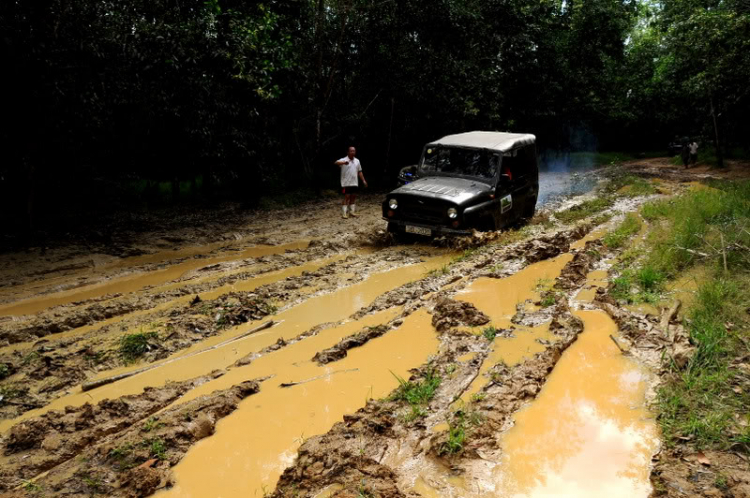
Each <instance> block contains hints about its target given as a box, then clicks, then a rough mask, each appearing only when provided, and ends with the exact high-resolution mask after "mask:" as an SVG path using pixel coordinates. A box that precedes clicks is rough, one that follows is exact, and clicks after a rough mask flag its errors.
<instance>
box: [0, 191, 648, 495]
mask: <svg viewBox="0 0 750 498" xmlns="http://www.w3.org/2000/svg"><path fill="white" fill-rule="evenodd" d="M635 205H637V204H634V203H633V202H631V201H627V202H622V203H620V204H617V205H615V206H614V207H613V208H612V209H613V211H612V212H613V213H614V214H615V216H616V217H617V216H621V215H620V214H619V213H621V212H623V211H626V210H628V209H632V207H633V206H635ZM617 219H619V218H615V220H614V221H613V222H612V223H614V222H615V221H617ZM548 220H549V217H543V218H540V220H539V224H535V225H532V226H529V227H527V228H524V229H522V230H516V231H511V232H506V233H499V232H490V233H485V234H477V236H475V237H472V238H466V239H459V240H454V241H452V242H451V244H450V245H451V246H452V247H447V248H440V247H434V246H433V247H431V246H420V245H410V246H395V245H392V241H390V240H388V238H387V237H384V236H383V234H382V233H379V231H378V229H372V230H369V231H368V230H367V229H366V224H365V228H359V230H360V233H359V235H360V239H359V240H360V241H365V242H366V245H357V244H352V240H353V239H352V237H351V236H350V235H349V234H347V235H346V236H341V237H340V238H336V237H334V238H333V239H332V240H327V241H326V242H319V241H318V240H312V241H309V242H308V241H307V240H305V241H304V242H301V243H292V244H291V245H290V246H281V247H278V246H277V247H275V248H273V247H268V248H265V247H263V248H255V247H254V245H253V244H252V243H249V242H248V243H244V242H243V241H239V242H238V241H232V242H230V243H226V244H221V245H219V246H215V247H210V248H207V250H206V252H200V251H197V250H196V251H189V253H190V255H187V256H184V257H186V258H187V259H180V258H178V259H176V260H170V259H169V255H166V254H165V255H162V256H158V255H154V256H151V257H150V259H149V260H148V261H143V263H144V266H142V267H138V268H140V270H133V269H130V270H128V272H125V273H122V269H123V267H122V266H117V267H114V266H113V267H112V268H111V270H112V272H113V273H111V280H112V282H109V283H108V282H103V283H102V284H101V285H100V284H98V283H96V282H94V283H89V284H84V285H82V286H81V289H83V292H86V293H89V294H87V296H88V297H87V298H86V299H83V300H82V301H75V300H72V299H74V298H73V296H75V295H76V293H77V292H80V291H79V290H78V288H77V287H76V286H75V285H71V284H70V283H68V284H65V283H64V281H65V278H60V277H56V278H55V279H54V282H52V283H51V284H50V285H49V286H48V287H47V288H46V290H47V291H48V294H49V296H48V297H41V298H31V299H28V300H27V302H24V301H20V302H16V301H14V296H15V297H18V296H25V295H26V294H24V292H27V291H28V289H27V290H24V289H23V288H22V287H18V288H15V289H12V290H11V291H9V292H8V293H7V294H6V302H7V304H6V305H5V306H6V309H22V308H20V307H21V306H28V307H29V308H27V309H32V308H33V307H42V308H43V305H42V304H41V303H43V302H45V301H44V300H45V299H47V301H46V302H47V303H48V304H49V305H51V306H52V308H50V309H44V310H43V311H40V312H39V313H38V314H37V315H38V316H15V317H13V318H12V319H8V318H6V319H5V320H2V321H0V327H3V328H2V332H3V334H2V337H3V338H4V339H5V340H6V341H7V342H6V346H5V347H4V348H2V349H0V363H3V364H5V365H7V370H6V371H7V372H8V374H9V375H8V376H7V378H6V379H4V380H3V385H4V386H9V387H10V389H8V390H6V391H4V392H7V393H10V394H11V396H7V397H6V398H5V399H4V401H5V402H4V403H3V405H2V407H0V409H1V410H2V411H0V413H1V414H2V416H3V417H4V418H5V420H3V421H2V422H0V429H1V430H2V433H3V436H2V441H0V442H1V443H2V445H3V451H4V454H5V457H3V458H4V460H3V461H4V462H12V466H11V467H8V469H11V470H9V472H7V473H3V474H2V481H0V485H2V486H3V489H5V490H13V489H15V490H16V492H18V493H19V494H23V493H24V492H25V491H24V489H25V490H29V489H32V490H33V489H39V490H48V491H51V492H53V493H58V492H60V493H62V492H65V493H70V494H74V495H76V494H79V495H83V494H89V493H92V492H105V493H107V494H114V495H123V496H129V495H132V496H143V495H148V494H150V493H153V492H154V491H155V490H163V491H160V494H172V495H174V496H208V495H216V494H221V495H223V496H247V495H253V494H258V495H260V494H262V493H270V492H274V493H275V494H276V495H278V496H300V495H303V496H316V495H317V494H318V493H323V494H322V495H321V496H325V495H327V494H330V493H333V494H337V496H357V493H360V492H362V493H370V494H371V495H373V496H376V495H381V496H405V495H407V494H409V493H420V494H421V495H423V496H446V495H452V496H470V495H472V494H473V493H475V492H476V491H477V489H481V490H483V491H482V492H488V493H490V494H496V495H498V496H504V495H503V494H502V493H501V492H500V491H499V490H498V489H497V488H495V487H493V486H497V482H501V481H502V482H505V483H506V485H507V486H508V489H511V487H512V486H521V484H523V483H521V484H519V483H518V482H516V481H513V475H511V474H507V473H504V474H502V475H501V474H498V472H499V471H497V472H493V471H492V470H491V468H496V467H502V461H503V458H504V456H503V455H505V454H506V452H508V448H510V443H506V442H505V441H504V439H503V438H501V437H500V435H501V434H504V433H505V431H506V430H507V429H508V428H509V427H510V426H511V425H513V423H514V422H515V423H516V424H518V425H519V427H521V423H520V422H519V420H518V419H516V418H515V417H516V414H517V413H518V411H519V410H520V409H522V408H524V407H525V406H527V405H528V404H529V403H530V402H531V401H532V400H534V399H536V398H537V397H539V399H540V400H543V399H546V398H547V396H545V394H544V393H545V392H546V391H545V389H546V387H545V386H546V384H547V383H549V382H551V381H552V380H554V375H553V376H552V377H550V372H553V368H554V367H555V365H556V364H558V363H559V362H561V361H562V360H561V358H563V359H564V358H565V357H566V355H568V356H570V355H569V351H568V350H570V351H574V350H575V347H576V341H577V339H578V337H579V335H580V334H583V336H582V337H587V334H588V335H591V334H590V331H589V330H588V329H589V328H590V327H588V326H587V325H586V323H587V320H588V321H590V316H591V315H586V313H595V312H593V311H579V309H581V308H583V309H587V308H590V307H591V306H593V305H592V304H591V299H588V298H587V297H586V296H589V295H591V294H592V293H594V292H595V291H596V289H597V288H601V287H602V286H604V285H606V274H605V275H604V276H603V277H602V275H601V272H602V271H603V269H606V264H607V263H606V260H607V258H609V257H611V255H609V254H608V249H607V248H606V247H604V246H603V245H602V243H601V242H600V240H599V238H600V237H601V236H602V235H603V234H604V233H605V232H606V229H602V227H593V226H592V225H591V224H582V225H579V226H573V227H571V226H565V225H561V224H560V223H554V222H552V223H548ZM605 221H606V220H605ZM600 223H601V221H600ZM612 223H610V225H609V226H612ZM373 225H374V223H372V224H371V225H370V226H373ZM308 233H309V232H308ZM364 235H367V236H366V237H365V236H364ZM437 242H438V245H439V244H440V243H441V242H442V241H437ZM372 243H375V244H377V245H375V246H372V245H369V244H372ZM295 244H296V245H295ZM456 248H460V249H462V250H464V251H463V252H461V251H460V250H457V249H456ZM258 251H261V252H264V254H262V255H259V254H258ZM137 258H146V257H144V256H138V257H137ZM165 258H166V259H165ZM165 261H168V262H169V263H165ZM156 264H163V265H164V266H165V267H164V268H162V271H164V270H167V271H168V272H171V273H170V278H171V279H163V277H150V276H149V277H146V275H149V274H148V272H147V271H146V269H151V270H153V269H154V267H153V266H149V265H156ZM173 267H176V268H173ZM170 268H171V270H170ZM69 271H70V272H71V274H70V276H69V277H70V278H69V281H68V282H70V281H75V280H76V279H77V278H78V277H77V276H76V275H77V274H76V272H77V271H78V272H80V271H83V272H84V273H86V272H88V271H89V270H88V269H85V270H80V269H78V270H76V269H71V270H69ZM597 272H598V273H597ZM106 273H107V272H106V271H103V273H102V274H103V275H106ZM142 274H143V275H142ZM597 275H598V277H597ZM141 278H149V279H157V280H149V283H147V284H146V285H141V284H143V283H144V281H143V280H141V281H140V282H139V283H132V282H130V280H138V279H141ZM159 279H161V280H159ZM120 281H122V283H123V285H126V286H129V287H127V289H128V290H127V292H121V293H118V292H114V293H111V291H112V289H114V288H115V287H116V285H119V284H118V282H120ZM128 282H130V283H128ZM27 285H28V286H29V289H31V288H33V289H36V290H40V289H44V288H45V284H44V281H43V280H34V281H31V282H29V283H28V284H27ZM97 285H99V287H97ZM55 288H57V289H59V292H55ZM97 288H100V290H101V291H102V292H108V293H107V294H100V295H97V294H96V289H97ZM196 296H197V297H196ZM573 296H577V297H576V298H575V299H573ZM35 299H38V300H35ZM65 300H67V301H65ZM61 301H65V302H64V303H62V302H61ZM125 303H130V304H128V305H126V304H125ZM121 305H122V306H124V307H123V308H122V313H120V314H111V315H110V316H107V313H106V312H102V313H101V314H91V310H92V307H94V308H93V309H105V308H107V309H112V310H114V309H117V307H118V306H121ZM131 305H132V307H128V306H131ZM14 306H15V308H13V307H14ZM597 306H602V307H603V305H597ZM96 307H99V308H96ZM40 309H41V308H40ZM0 312H2V309H0ZM581 313H583V315H582V314H581ZM78 316H87V317H88V318H87V320H88V321H85V322H80V323H79V322H76V321H75V320H76V318H75V317H78ZM66 320H73V321H70V322H66ZM268 321H272V322H273V324H272V326H271V327H270V328H259V326H260V325H262V324H264V323H266V322H268ZM61 324H62V325H61ZM35 327H36V328H35ZM54 327H59V328H57V329H55V328H54ZM604 328H606V327H604ZM251 331H254V332H253V333H249V332H251ZM612 333H615V332H614V331H612ZM133 336H138V339H139V340H141V342H139V343H138V347H137V348H135V349H128V348H126V347H125V345H126V344H130V343H128V342H126V341H125V339H124V338H126V337H133ZM38 337H41V339H40V340H36V339H35V338H38ZM35 341H36V342H35ZM607 341H609V338H608V337H607ZM605 342H606V341H605ZM607 346H609V349H611V348H615V345H614V343H612V342H608V343H607ZM571 348H572V349H571ZM610 352H611V351H610ZM571 354H573V353H571ZM617 354H619V352H618V353H617ZM145 368H150V369H149V370H147V371H143V372H141V370H144V369H145ZM561 375H568V374H561ZM111 378H114V379H119V380H114V381H113V382H109V380H112V379H111ZM550 379H552V380H550ZM84 382H94V383H95V384H96V385H99V384H101V386H100V387H96V388H95V389H92V390H90V391H87V392H83V391H82V390H81V385H82V384H83V383H84ZM415 386H416V387H415ZM6 389H7V388H6ZM413 389H416V391H417V392H419V391H420V390H422V391H424V390H427V391H430V395H429V396H427V397H423V398H419V397H417V398H418V399H415V398H414V397H413V396H412V394H413V393H412V390H413ZM550 389H551V390H554V388H550ZM157 393H159V394H158V396H157V397H158V400H159V401H158V403H153V404H152V405H149V407H147V408H143V409H130V408H128V409H125V408H124V407H125V406H126V405H127V406H128V407H130V406H131V405H132V403H131V402H130V401H129V400H135V399H139V397H140V396H147V395H151V396H154V395H156V394H157ZM250 394H253V395H252V396H249V395H250ZM642 397H643V393H642V392H640V391H638V390H637V389H636V391H635V394H634V398H633V399H634V400H635V401H633V403H635V404H637V403H638V402H639V401H638V399H640V398H642ZM244 398H247V399H244ZM553 398H554V396H553ZM214 402H215V403H216V404H212V403H214ZM113 403H114V404H113ZM123 403H124V404H123ZM545 403H547V402H546V401H545ZM553 403H554V402H553ZM113 406H114V407H118V408H116V409H115V408H112V407H113ZM533 406H534V405H533V404H532V407H533ZM605 408H606V407H605ZM108 409H109V410H110V411H109V412H107V410H108ZM92 410H93V411H92ZM117 410H122V411H123V412H124V415H123V418H122V419H117V420H115V418H112V417H113V414H112V413H114V411H117ZM105 412H106V413H107V414H108V415H106V418H102V415H97V416H96V417H93V418H91V420H93V421H94V422H93V423H94V430H96V427H100V426H106V427H107V428H108V429H107V430H106V431H104V432H101V431H100V432H99V433H98V434H100V435H101V436H102V437H103V439H102V440H101V441H98V442H97V444H96V445H95V446H94V447H90V448H89V447H85V445H84V444H82V441H86V437H87V436H86V430H88V429H86V428H85V427H84V426H82V425H80V423H79V424H78V425H76V424H77V423H76V421H75V420H77V419H76V417H79V418H81V417H82V415H81V414H83V413H86V414H88V413H95V414H97V413H105ZM110 412H112V413H110ZM131 412H132V413H131ZM204 412H205V413H206V414H207V417H208V418H207V420H208V421H204V422H200V423H196V420H197V419H196V417H198V418H200V420H203V418H201V417H202V416H199V415H200V413H204ZM190 413H193V415H191V414H190ZM59 414H62V415H61V416H60V415H59ZM57 417H59V418H60V419H61V420H64V422H58V421H57V420H56V418H57ZM97 417H98V418H97ZM180 417H182V418H180ZM342 419H343V422H340V421H341V420H342ZM126 421H127V423H126ZM126 425H128V427H126ZM79 426H80V427H79ZM29 428H31V429H29ZM146 428H148V430H146ZM204 429H205V430H204ZM152 431H153V432H152ZM507 434H508V437H511V435H512V434H513V432H512V431H511V432H508V433H507ZM209 435H210V437H207V436H209ZM524 437H526V436H524ZM24 438H25V439H24ZM144 441H146V442H144ZM19 442H20V443H19ZM19 444H20V445H19ZM152 445H155V446H154V447H152ZM506 445H507V447H506ZM644 448H645V449H644V450H643V451H644V454H645V453H649V452H650V451H652V448H650V447H644ZM188 449H189V451H188ZM490 462H491V464H492V465H490ZM637 465H638V466H639V468H642V469H643V472H647V467H648V462H646V463H643V462H640V463H637ZM490 467H491V468H490ZM97 469H98V470H97ZM613 469H614V470H613V472H614V471H616V466H614V467H613ZM537 471H538V472H541V471H539V470H537ZM439 476H445V477H446V479H447V481H446V480H444V479H442V478H440V477H439ZM640 477H642V476H641V475H640V474H639V479H640ZM513 482H516V484H513ZM639 482H641V481H639ZM493 483H494V484H493ZM646 486H647V484H646ZM164 488H167V489H166V490H164ZM274 489H275V491H274ZM638 489H641V488H638Z"/></svg>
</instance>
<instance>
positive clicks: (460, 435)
mask: <svg viewBox="0 0 750 498" xmlns="http://www.w3.org/2000/svg"><path fill="white" fill-rule="evenodd" d="M482 422H484V417H482V415H481V413H479V412H477V411H470V412H464V411H463V410H459V411H457V412H456V413H454V414H453V419H452V420H451V421H449V422H448V440H447V441H445V442H444V443H443V445H442V446H441V447H440V449H439V450H438V453H439V454H440V455H457V454H459V453H461V452H462V451H463V449H464V445H465V444H466V438H467V437H468V435H469V431H470V429H471V427H472V426H478V425H481V424H482Z"/></svg>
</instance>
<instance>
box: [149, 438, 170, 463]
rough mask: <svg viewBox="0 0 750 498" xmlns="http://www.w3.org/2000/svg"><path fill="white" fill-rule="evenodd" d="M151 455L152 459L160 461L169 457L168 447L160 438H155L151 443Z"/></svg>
mask: <svg viewBox="0 0 750 498" xmlns="http://www.w3.org/2000/svg"><path fill="white" fill-rule="evenodd" d="M148 448H149V453H150V455H151V456H152V457H154V458H156V459H158V460H164V459H166V457H167V446H166V445H165V444H164V441H162V440H161V439H158V438H154V439H152V440H150V441H149V444H148Z"/></svg>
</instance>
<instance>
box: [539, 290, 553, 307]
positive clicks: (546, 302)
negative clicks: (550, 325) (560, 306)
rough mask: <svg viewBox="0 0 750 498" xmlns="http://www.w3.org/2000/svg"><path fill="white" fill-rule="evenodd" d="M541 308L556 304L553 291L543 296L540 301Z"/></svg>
mask: <svg viewBox="0 0 750 498" xmlns="http://www.w3.org/2000/svg"><path fill="white" fill-rule="evenodd" d="M540 304H541V306H542V308H549V307H550V306H554V305H555V304H557V298H556V296H555V293H554V292H550V293H548V294H547V295H546V296H544V297H543V298H542V300H541V302H540Z"/></svg>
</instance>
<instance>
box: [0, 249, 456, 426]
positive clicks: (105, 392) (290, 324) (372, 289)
mask: <svg viewBox="0 0 750 498" xmlns="http://www.w3.org/2000/svg"><path fill="white" fill-rule="evenodd" d="M452 256H453V255H452V254H449V253H446V254H444V255H441V256H435V257H432V258H429V259H427V260H426V261H425V262H423V263H419V264H414V265H409V266H406V267H400V268H395V269H392V270H388V271H385V272H382V273H376V274H373V275H370V276H369V277H368V278H367V279H366V280H364V281H362V282H359V283H357V284H354V285H351V286H349V287H344V288H342V289H339V290H337V291H334V292H332V293H330V294H324V295H321V296H316V297H313V298H311V299H308V300H307V301H304V302H303V303H301V304H299V305H297V306H294V307H292V308H289V309H287V310H285V311H282V312H280V313H278V314H277V315H274V316H270V317H268V319H272V320H275V321H277V322H280V323H279V324H278V325H277V326H275V327H273V328H271V329H267V330H265V331H262V332H259V333H257V334H253V335H250V336H248V337H245V338H243V339H241V340H238V341H235V342H231V343H229V344H226V345H224V346H221V347H217V348H215V349H211V350H209V351H206V352H204V353H201V354H199V355H196V356H191V357H190V358H187V359H184V360H182V361H171V360H174V359H175V358H179V357H182V356H186V355H188V354H190V353H193V352H196V351H201V350H203V349H205V348H207V347H210V346H214V345H218V344H220V343H222V342H224V341H225V340H226V339H229V338H232V337H235V336H237V335H240V334H241V333H243V332H245V331H247V330H250V329H252V328H254V327H256V326H258V325H260V323H262V322H265V321H266V320H263V321H262V322H252V323H247V324H243V325H241V326H237V327H233V328H230V329H227V330H226V331H225V332H224V333H223V334H220V335H217V336H214V337H210V338H208V339H206V340H204V341H201V342H200V343H199V344H195V345H193V346H192V347H190V348H188V349H186V350H183V351H180V352H179V353H177V354H175V355H172V356H171V357H169V358H167V359H166V360H163V361H162V362H159V363H155V365H159V366H158V368H154V369H152V370H149V371H148V372H144V373H141V374H138V375H135V376H133V377H129V378H126V379H123V380H121V381H118V382H115V383H113V384H109V385H106V386H103V387H100V388H97V389H94V390H92V391H89V392H82V391H81V390H80V387H78V388H75V389H74V390H73V391H72V392H71V393H70V394H69V395H66V396H63V397H61V398H58V399H56V400H54V401H53V402H51V403H50V404H48V405H47V406H45V407H44V408H41V409H38V410H32V411H28V412H26V413H24V414H23V415H22V416H21V417H18V418H16V419H13V420H4V421H2V422H0V432H4V431H6V430H8V429H9V428H10V426H12V425H13V424H15V423H17V422H19V421H21V420H25V419H28V418H30V417H33V416H36V415H39V414H41V413H44V412H46V411H49V410H53V409H56V410H61V409H63V408H64V407H65V406H68V405H72V406H80V405H82V404H84V403H86V402H90V403H97V402H99V401H101V400H102V399H105V398H109V399H115V398H118V397H120V396H123V395H126V394H137V393H140V392H141V391H142V390H143V389H144V388H145V387H149V386H160V385H163V384H164V383H166V382H167V381H179V380H187V379H191V378H194V377H198V376H200V375H205V374H207V373H209V372H211V371H212V370H215V369H221V368H226V367H228V366H230V365H232V364H233V363H234V362H236V361H237V360H239V359H240V358H242V357H244V356H246V355H248V354H250V353H253V352H257V351H260V350H261V349H263V348H265V347H267V346H270V345H272V344H274V343H276V342H277V341H278V340H279V339H280V338H285V339H290V338H292V337H296V336H297V335H299V334H301V333H302V332H305V331H307V330H309V329H310V328H312V327H314V326H316V325H319V324H323V323H327V322H338V321H341V320H345V319H346V318H347V317H349V316H350V315H352V314H353V313H355V312H356V311H357V310H359V309H360V308H362V307H363V306H366V305H368V304H369V303H370V302H372V301H373V300H374V299H375V298H376V297H377V296H379V295H381V294H383V293H384V292H387V291H389V290H391V289H394V288H396V287H399V286H401V285H404V284H406V283H408V282H411V281H413V280H417V279H420V278H422V277H423V276H424V275H425V274H426V273H427V272H429V271H430V270H433V269H436V268H440V267H442V266H443V265H444V264H446V263H447V262H448V261H450V260H451V257H452ZM303 342H304V341H303ZM143 366H144V365H134V366H132V367H128V368H124V369H120V370H117V371H116V372H114V373H124V372H127V371H131V370H138V369H139V368H141V367H143ZM112 374H113V372H112V371H110V372H107V373H106V374H103V375H102V376H109V375H112ZM245 380H246V379H245Z"/></svg>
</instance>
